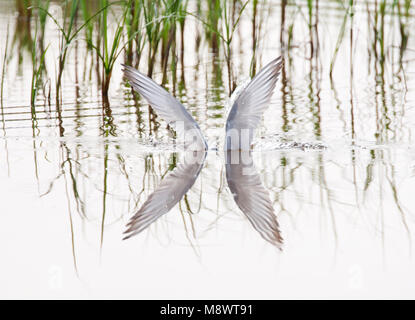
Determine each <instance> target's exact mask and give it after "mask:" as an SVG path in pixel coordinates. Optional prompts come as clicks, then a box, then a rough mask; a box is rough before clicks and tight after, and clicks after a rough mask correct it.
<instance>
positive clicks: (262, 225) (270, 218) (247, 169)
mask: <svg viewBox="0 0 415 320" xmlns="http://www.w3.org/2000/svg"><path fill="white" fill-rule="evenodd" d="M235 157H237V158H235ZM231 159H232V161H231ZM235 159H236V160H237V161H235ZM226 180H227V182H228V186H229V189H230V191H231V193H232V195H233V197H234V200H235V202H236V204H237V206H238V207H239V209H241V211H242V212H243V213H244V214H245V216H246V217H247V218H248V220H249V222H250V223H251V224H252V226H253V227H254V229H255V230H256V231H257V232H258V233H259V234H260V235H261V237H262V238H263V239H265V240H266V241H268V242H270V243H271V244H273V245H274V246H276V247H278V248H281V246H282V243H283V239H282V237H281V233H280V230H279V225H278V221H277V218H276V216H275V213H274V208H273V206H272V203H271V200H270V198H269V194H268V191H267V190H266V189H265V188H264V186H263V185H262V183H261V179H260V177H259V175H258V173H257V172H256V170H255V167H254V164H253V160H252V155H251V153H250V152H249V151H227V152H226Z"/></svg>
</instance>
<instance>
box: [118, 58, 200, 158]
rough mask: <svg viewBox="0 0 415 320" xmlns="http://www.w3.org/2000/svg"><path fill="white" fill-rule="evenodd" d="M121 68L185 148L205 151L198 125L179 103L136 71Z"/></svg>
mask: <svg viewBox="0 0 415 320" xmlns="http://www.w3.org/2000/svg"><path fill="white" fill-rule="evenodd" d="M122 66H123V68H124V69H123V71H124V75H125V77H126V78H127V79H128V81H129V82H130V84H131V86H132V87H133V89H134V90H135V91H137V92H138V93H139V94H141V95H142V96H143V97H144V98H145V99H146V100H147V102H148V103H149V104H150V105H151V106H152V107H153V108H154V110H155V111H156V113H157V115H158V116H160V117H161V118H162V119H163V120H164V121H166V122H167V124H168V125H169V126H170V127H171V128H173V129H174V130H176V133H177V136H178V137H179V139H181V140H185V143H186V144H185V147H187V146H188V145H189V144H190V143H191V144H192V148H193V150H205V149H207V143H206V140H205V138H204V137H203V134H202V131H201V130H200V128H199V125H198V124H197V122H196V121H195V120H194V119H193V117H192V116H191V115H190V113H189V112H188V111H187V110H186V109H185V107H183V105H182V104H181V103H180V102H179V101H177V100H176V99H175V98H174V97H173V96H172V95H171V94H170V93H168V92H167V91H166V90H165V89H163V88H162V87H161V86H159V85H158V84H157V83H155V82H154V81H153V80H152V79H151V78H149V77H147V76H145V75H144V74H142V73H141V72H139V71H138V70H136V69H134V68H132V67H129V66H126V65H122Z"/></svg>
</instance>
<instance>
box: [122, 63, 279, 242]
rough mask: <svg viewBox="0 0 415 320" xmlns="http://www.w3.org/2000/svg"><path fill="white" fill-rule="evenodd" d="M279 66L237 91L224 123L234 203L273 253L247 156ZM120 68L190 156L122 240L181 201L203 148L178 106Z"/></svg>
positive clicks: (262, 194)
mask: <svg viewBox="0 0 415 320" xmlns="http://www.w3.org/2000/svg"><path fill="white" fill-rule="evenodd" d="M281 64H282V60H281V57H278V58H277V59H275V60H273V61H271V62H270V63H268V64H267V65H266V66H265V67H264V68H263V69H261V71H260V72H259V73H258V74H257V75H256V76H255V77H254V78H253V79H252V80H251V81H250V82H249V83H248V84H247V86H245V87H243V88H242V89H241V90H240V93H239V94H238V95H237V97H236V99H235V100H234V103H233V104H232V107H231V109H230V112H229V115H228V119H227V121H226V140H225V157H226V160H227V161H226V178H227V182H228V186H229V189H230V191H231V193H232V194H233V196H234V200H235V202H236V204H237V205H238V207H239V208H240V209H241V211H242V212H243V213H244V214H245V216H246V217H247V218H248V220H249V221H250V223H251V224H252V226H253V227H254V228H255V229H256V230H257V231H258V232H259V234H260V235H261V236H262V237H263V238H264V239H265V240H267V241H268V242H270V243H272V244H273V245H275V246H277V247H279V248H280V247H281V244H282V237H281V235H280V231H279V227H278V222H277V219H276V216H275V213H274V209H273V207H272V203H271V201H270V199H269V195H268V192H267V191H266V189H265V188H264V187H263V186H262V184H261V180H260V178H259V175H258V174H257V173H256V172H255V169H254V167H253V162H252V157H251V153H250V152H249V150H250V149H251V145H252V139H253V136H254V132H255V129H256V128H257V127H258V125H259V123H260V121H261V117H262V114H263V112H264V110H265V109H266V107H267V106H268V104H269V102H270V99H271V96H272V93H273V90H274V89H275V85H276V82H277V80H278V75H279V73H280V69H281ZM123 67H124V69H123V71H124V74H125V77H126V78H127V79H128V80H129V82H130V84H131V86H132V87H133V89H134V90H135V91H136V92H138V93H140V94H141V95H142V96H143V97H144V98H145V99H146V100H147V102H148V103H149V104H150V105H151V106H152V107H153V109H154V110H155V111H156V113H157V114H158V116H160V117H161V118H162V119H164V120H165V121H166V122H167V124H168V125H169V126H170V127H171V128H173V129H174V130H175V131H176V134H177V137H179V140H182V141H183V143H184V147H185V151H193V152H192V154H193V157H192V161H190V162H189V161H185V163H183V164H179V165H178V166H177V167H176V168H175V169H174V170H173V171H172V172H171V173H170V174H169V175H168V176H167V177H165V178H164V179H163V181H162V182H161V183H160V185H159V186H158V188H157V189H156V190H155V191H154V192H153V193H152V194H151V195H150V196H149V197H148V199H147V200H146V201H145V202H144V204H143V205H142V207H141V208H140V209H139V210H138V211H137V212H136V213H135V214H134V215H133V217H132V218H131V220H130V222H129V223H128V224H127V230H126V231H125V232H124V233H125V234H126V236H125V238H124V239H127V238H130V237H131V236H133V235H135V234H138V233H140V232H141V231H143V230H144V229H146V228H147V227H148V226H149V225H150V224H151V223H153V222H154V221H155V220H157V219H158V218H160V217H161V216H162V215H163V214H166V213H167V212H169V211H170V210H171V209H172V208H173V207H174V205H175V204H177V203H178V202H179V201H180V200H181V199H182V198H183V196H184V195H185V194H186V193H187V191H188V190H189V189H190V188H191V187H192V185H193V184H194V182H195V181H196V179H197V177H198V175H199V173H200V171H201V169H202V167H203V163H204V160H205V158H206V152H207V149H208V145H207V142H206V140H205V138H204V136H203V134H202V131H201V130H200V127H199V125H198V124H197V123H196V121H195V120H194V119H193V117H192V116H191V115H190V113H189V112H188V111H187V110H186V109H185V108H184V106H183V105H182V104H181V103H179V102H178V101H177V100H176V99H175V98H174V97H173V96H172V95H170V94H169V93H168V92H167V91H166V90H165V89H163V88H162V87H161V86H159V85H158V84H156V83H155V82H154V81H153V80H152V79H151V78H149V77H147V76H145V75H144V74H142V73H140V72H139V71H138V70H136V69H134V68H132V67H129V66H125V65H123ZM235 157H238V159H239V160H238V161H237V162H233V159H234V158H235ZM231 158H232V159H231ZM231 160H232V161H231ZM245 160H248V161H245Z"/></svg>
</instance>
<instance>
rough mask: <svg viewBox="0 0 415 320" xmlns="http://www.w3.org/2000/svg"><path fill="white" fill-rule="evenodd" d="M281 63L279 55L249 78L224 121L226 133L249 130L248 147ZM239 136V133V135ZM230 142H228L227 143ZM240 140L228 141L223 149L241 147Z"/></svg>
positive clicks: (269, 97) (268, 98)
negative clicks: (249, 80)
mask: <svg viewBox="0 0 415 320" xmlns="http://www.w3.org/2000/svg"><path fill="white" fill-rule="evenodd" d="M281 65H282V60H281V57H278V58H277V59H275V60H273V61H271V62H270V63H268V64H267V65H266V66H265V67H264V68H263V69H261V71H260V72H259V73H258V74H257V75H256V76H255V77H254V78H253V79H252V80H251V82H250V83H249V84H248V85H247V87H246V88H245V89H244V90H243V91H242V92H241V93H240V94H239V96H238V97H237V98H236V100H235V102H234V104H233V105H232V108H231V111H230V112H229V116H228V119H227V121H226V132H227V134H228V133H229V132H230V131H231V130H237V131H238V132H241V130H249V141H248V143H246V145H247V146H248V147H249V146H250V145H251V143H252V138H253V133H254V130H255V129H256V128H257V127H258V125H259V123H260V121H261V118H262V114H263V113H264V111H265V109H266V107H267V106H268V104H269V102H270V100H271V96H272V94H273V91H274V89H275V85H276V83H277V80H278V76H279V74H280V70H281ZM240 136H241V135H240ZM229 143H230V144H229ZM241 146H243V144H242V142H241V141H230V142H229V141H228V139H227V144H226V147H225V149H227V150H229V149H241Z"/></svg>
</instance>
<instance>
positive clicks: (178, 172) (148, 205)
mask: <svg viewBox="0 0 415 320" xmlns="http://www.w3.org/2000/svg"><path fill="white" fill-rule="evenodd" d="M188 155H190V156H191V157H190V158H189V157H187V158H185V161H184V162H183V163H179V164H178V165H177V167H176V168H175V169H174V170H173V171H172V172H170V173H169V174H168V175H167V176H166V177H165V178H164V179H163V180H162V181H161V182H160V184H159V185H158V187H157V189H156V190H155V191H154V192H153V193H152V194H151V195H150V196H149V197H148V198H147V200H146V201H145V202H144V204H143V205H142V206H141V208H140V209H139V210H138V211H137V212H136V213H135V214H134V216H133V217H132V218H131V219H130V221H129V223H128V224H127V230H126V231H125V232H124V234H126V236H125V237H124V239H128V238H130V237H132V236H134V235H136V234H138V233H140V232H141V231H143V230H144V229H146V228H147V227H148V226H149V225H150V224H152V223H153V222H154V221H156V220H157V219H158V218H160V217H161V216H162V215H164V214H166V213H167V212H169V211H170V210H171V209H172V208H173V207H174V206H175V205H176V204H177V203H178V202H179V201H180V200H181V199H182V198H183V196H184V195H185V194H186V193H187V191H188V190H189V189H190V188H191V187H192V186H193V184H194V182H195V181H196V179H197V177H198V176H199V173H200V170H201V169H202V166H203V163H204V160H205V157H206V152H204V151H199V152H192V153H191V154H188Z"/></svg>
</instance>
